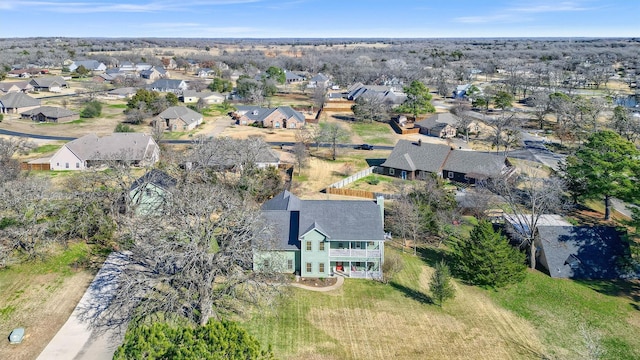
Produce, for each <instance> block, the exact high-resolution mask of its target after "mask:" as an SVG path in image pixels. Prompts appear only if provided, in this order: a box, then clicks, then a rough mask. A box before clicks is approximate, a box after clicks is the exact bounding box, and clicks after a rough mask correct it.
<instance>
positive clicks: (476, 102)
mask: <svg viewBox="0 0 640 360" xmlns="http://www.w3.org/2000/svg"><path fill="white" fill-rule="evenodd" d="M489 104H490V101H489V100H488V99H485V98H483V97H478V98H475V99H473V101H472V102H471V106H473V107H475V108H483V109H485V111H487V110H489Z"/></svg>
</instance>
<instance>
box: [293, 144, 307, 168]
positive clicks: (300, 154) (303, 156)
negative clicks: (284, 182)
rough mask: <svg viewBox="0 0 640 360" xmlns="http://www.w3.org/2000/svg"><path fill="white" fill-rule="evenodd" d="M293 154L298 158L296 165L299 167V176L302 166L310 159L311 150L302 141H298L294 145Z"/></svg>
mask: <svg viewBox="0 0 640 360" xmlns="http://www.w3.org/2000/svg"><path fill="white" fill-rule="evenodd" d="M293 156H294V157H295V159H296V166H297V168H298V176H300V171H302V168H304V167H306V166H307V162H308V160H309V152H308V150H307V147H306V146H305V144H304V143H302V142H296V143H295V144H294V145H293Z"/></svg>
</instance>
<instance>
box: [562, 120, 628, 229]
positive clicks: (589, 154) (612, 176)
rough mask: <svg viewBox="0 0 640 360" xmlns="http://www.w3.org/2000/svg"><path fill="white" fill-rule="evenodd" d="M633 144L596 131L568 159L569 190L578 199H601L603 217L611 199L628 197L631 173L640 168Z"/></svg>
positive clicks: (607, 215) (608, 131)
mask: <svg viewBox="0 0 640 360" xmlns="http://www.w3.org/2000/svg"><path fill="white" fill-rule="evenodd" d="M639 155H640V151H638V149H637V148H636V146H635V145H634V144H633V143H632V142H630V141H627V140H625V139H623V138H621V137H620V135H618V134H616V133H615V132H613V131H610V130H605V131H599V132H596V133H594V134H593V135H591V136H590V137H589V138H588V139H587V141H586V142H585V144H584V145H583V146H582V147H581V148H580V149H578V151H576V153H575V155H574V156H570V157H569V158H568V159H567V167H566V177H567V180H568V184H569V190H570V191H571V192H572V193H573V195H574V197H575V198H578V199H603V198H604V205H605V213H604V218H605V220H609V218H610V216H611V198H613V197H617V198H621V199H631V198H632V197H633V196H634V195H635V194H634V191H633V190H634V184H635V181H636V180H634V179H635V176H634V173H635V172H636V171H637V169H638V168H639V167H640V160H639V158H638V156H639Z"/></svg>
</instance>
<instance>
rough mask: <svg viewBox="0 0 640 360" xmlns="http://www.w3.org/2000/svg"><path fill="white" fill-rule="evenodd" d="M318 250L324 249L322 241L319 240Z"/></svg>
mask: <svg viewBox="0 0 640 360" xmlns="http://www.w3.org/2000/svg"><path fill="white" fill-rule="evenodd" d="M318 250H320V251H324V241H320V247H319V248H318Z"/></svg>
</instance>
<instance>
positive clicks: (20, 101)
mask: <svg viewBox="0 0 640 360" xmlns="http://www.w3.org/2000/svg"><path fill="white" fill-rule="evenodd" d="M0 104H2V107H4V108H12V109H17V108H24V107H31V106H40V99H34V98H32V97H31V96H29V95H27V94H25V93H21V92H16V93H8V94H6V95H3V96H0Z"/></svg>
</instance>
